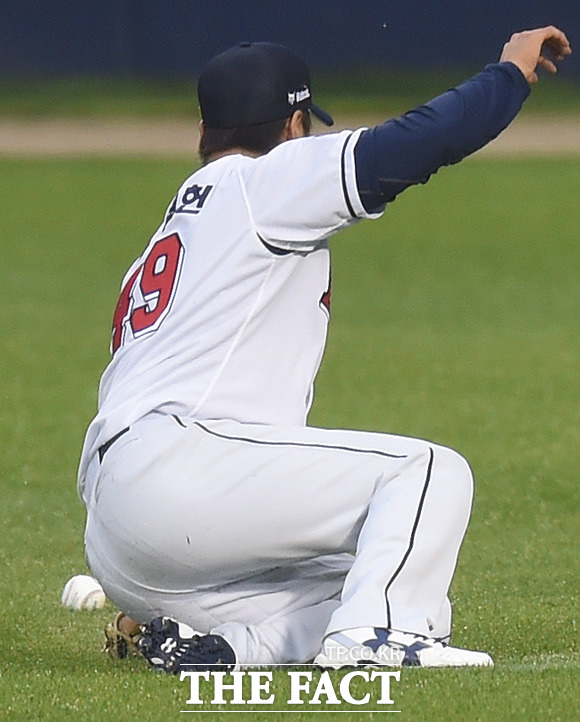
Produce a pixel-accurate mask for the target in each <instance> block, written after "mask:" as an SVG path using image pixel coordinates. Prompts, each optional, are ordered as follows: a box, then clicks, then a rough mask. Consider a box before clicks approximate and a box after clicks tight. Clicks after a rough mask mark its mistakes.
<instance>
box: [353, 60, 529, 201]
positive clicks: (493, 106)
mask: <svg viewBox="0 0 580 722" xmlns="http://www.w3.org/2000/svg"><path fill="white" fill-rule="evenodd" d="M529 92H530V87H529V85H528V82H527V81H526V79H525V77H524V75H523V73H522V72H521V71H520V69H519V68H518V67H517V66H516V65H514V64H513V63H495V64H493V65H488V66H487V67H486V68H484V70H482V71H481V72H480V73H478V74H477V75H475V76H474V77H473V78H471V79H470V80H467V81H466V82H464V83H462V84H461V85H459V86H457V87H456V88H453V89H452V90H448V91H447V92H446V93H443V94H442V95H439V96H438V97H437V98H434V99H433V100H431V101H429V102H428V103H426V104H425V105H422V106H420V107H418V108H415V110H411V111H409V112H408V113H405V114H404V115H402V116H400V117H399V118H393V119H392V120H388V121H386V122H385V123H382V124H381V125H377V126H376V127H374V128H369V129H368V130H364V131H363V132H362V133H361V135H360V137H359V139H358V141H357V144H356V147H355V150H354V157H355V168H356V181H357V186H358V191H359V195H360V198H361V201H362V204H363V206H364V208H365V210H366V211H367V212H368V213H376V212H378V211H381V210H382V209H383V208H384V206H385V204H386V203H388V202H390V201H392V200H394V198H395V197H396V196H397V195H398V194H399V193H401V191H403V190H405V188H408V187H409V186H411V185H414V184H416V183H425V182H426V181H427V180H428V179H429V177H430V176H431V175H432V174H433V173H435V172H436V171H437V170H438V169H439V168H441V167H442V166H446V165H451V164H452V163H457V162H459V161H460V160H462V159H463V158H465V156H467V155H469V154H470V153H473V152H475V151H476V150H478V149H479V148H482V147H483V146H484V145H486V143H489V141H490V140H493V138H495V137H496V136H497V135H499V133H501V131H502V130H503V129H504V128H505V127H506V126H507V125H509V123H510V122H511V121H512V120H513V119H514V118H515V116H516V115H517V113H518V111H519V110H520V108H521V106H522V103H523V102H524V100H525V99H526V98H527V96H528V95H529Z"/></svg>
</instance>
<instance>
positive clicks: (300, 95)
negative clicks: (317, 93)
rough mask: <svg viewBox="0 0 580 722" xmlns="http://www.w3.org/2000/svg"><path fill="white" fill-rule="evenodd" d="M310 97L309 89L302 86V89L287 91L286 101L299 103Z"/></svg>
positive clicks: (291, 103) (292, 103)
mask: <svg viewBox="0 0 580 722" xmlns="http://www.w3.org/2000/svg"><path fill="white" fill-rule="evenodd" d="M309 97H310V90H309V89H308V88H307V87H304V88H303V89H302V90H295V91H294V92H293V93H288V103H289V104H290V105H294V103H301V102H302V101H303V100H306V99H307V98H309Z"/></svg>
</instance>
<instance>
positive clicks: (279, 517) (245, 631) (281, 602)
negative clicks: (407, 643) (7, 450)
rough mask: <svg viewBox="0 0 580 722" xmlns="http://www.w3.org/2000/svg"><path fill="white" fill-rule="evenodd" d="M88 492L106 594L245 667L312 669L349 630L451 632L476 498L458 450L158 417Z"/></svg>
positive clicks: (94, 466)
mask: <svg viewBox="0 0 580 722" xmlns="http://www.w3.org/2000/svg"><path fill="white" fill-rule="evenodd" d="M87 488H88V490H89V492H88V496H87V498H86V504H87V527H86V535H85V542H86V551H87V561H88V564H89V566H90V567H91V569H92V571H93V573H94V574H95V576H96V578H97V579H98V580H99V582H100V583H101V584H102V586H103V588H104V590H105V592H106V594H107V596H108V597H109V598H110V599H111V600H112V601H113V602H114V603H115V604H116V605H117V606H118V607H119V608H120V609H121V610H123V611H124V612H126V613H127V614H129V615H130V616H131V617H133V618H134V619H135V620H137V621H139V622H142V623H143V622H148V621H150V620H151V619H153V618H154V617H157V616H161V615H166V616H171V617H174V618H176V619H178V620H179V621H182V622H186V623H187V624H189V625H190V626H192V627H193V628H194V629H196V630H198V631H200V632H203V633H207V632H209V631H212V632H215V633H220V634H223V636H224V637H225V638H226V639H227V640H228V641H229V642H230V643H231V644H232V646H233V647H234V649H235V650H236V652H237V654H238V660H239V661H240V663H241V664H246V665H252V664H273V663H284V662H296V663H301V662H307V661H310V660H312V659H313V657H314V656H315V655H316V654H317V653H318V651H319V648H320V646H321V643H322V639H323V638H324V636H325V635H327V634H330V633H332V632H336V631H340V630H344V629H349V628H353V627H363V626H374V627H389V628H392V629H398V630H403V631H410V632H415V633H418V634H423V635H426V636H430V637H442V638H445V637H448V636H449V634H450V629H451V606H450V603H449V600H448V596H447V594H448V590H449V586H450V584H451V579H452V576H453V573H454V570H455V566H456V562H457V556H458V553H459V548H460V545H461V542H462V540H463V537H464V534H465V531H466V528H467V523H468V520H469V515H470V510H471V501H472V475H471V471H470V469H469V466H468V464H467V463H466V461H465V460H464V459H463V458H462V457H461V456H459V455H458V454H456V453H455V452H454V451H451V450H450V449H447V448H444V447H441V446H437V445H435V444H431V443H429V442H426V441H421V440H417V439H410V438H404V437H398V436H392V435H387V434H376V433H364V432H358V431H341V430H327V429H318V428H312V427H298V428H295V427H291V428H282V427H271V426H257V425H247V424H239V423H236V422H231V421H196V420H194V419H190V418H184V417H179V418H178V417H174V416H166V415H162V414H159V413H152V414H149V415H148V416H147V417H145V418H144V419H141V420H140V421H138V422H137V423H135V424H134V425H133V426H131V428H130V430H129V431H128V432H127V433H125V434H124V435H123V436H122V437H121V438H119V439H118V440H117V441H116V442H115V443H114V444H112V445H111V446H110V448H109V449H108V450H107V452H106V454H105V455H104V457H103V459H102V461H100V460H99V458H98V455H97V456H95V458H94V459H93V461H92V463H91V466H90V469H89V474H88V479H87Z"/></svg>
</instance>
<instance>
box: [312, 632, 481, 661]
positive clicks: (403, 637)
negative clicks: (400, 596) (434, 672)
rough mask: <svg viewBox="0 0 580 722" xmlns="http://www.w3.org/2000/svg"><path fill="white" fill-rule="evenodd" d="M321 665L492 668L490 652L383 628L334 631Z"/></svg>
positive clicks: (328, 641)
mask: <svg viewBox="0 0 580 722" xmlns="http://www.w3.org/2000/svg"><path fill="white" fill-rule="evenodd" d="M314 664H316V665H318V666H319V667H324V668H329V669H340V668H341V667H381V666H382V667H492V666H493V659H492V658H491V657H490V656H489V654H487V653H486V652H473V651H471V650H470V649H461V648H460V647H450V646H449V645H447V644H444V643H443V642H440V641H438V640H436V639H429V638H427V637H422V636H421V635H418V634H411V633H409V632H396V631H391V630H389V629H383V628H381V627H361V628H359V629H349V630H346V631H344V632H338V633H336V634H331V635H330V636H329V637H327V638H326V639H325V640H324V642H323V645H322V650H321V652H320V654H319V655H318V656H317V657H316V659H315V660H314Z"/></svg>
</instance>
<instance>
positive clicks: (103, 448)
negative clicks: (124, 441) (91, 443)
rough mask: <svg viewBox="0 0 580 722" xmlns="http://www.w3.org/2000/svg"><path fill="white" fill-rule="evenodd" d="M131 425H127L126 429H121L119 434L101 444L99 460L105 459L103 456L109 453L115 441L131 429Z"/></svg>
mask: <svg viewBox="0 0 580 722" xmlns="http://www.w3.org/2000/svg"><path fill="white" fill-rule="evenodd" d="M130 428H131V427H130V426H127V427H126V428H125V429H121V431H119V433H118V434H115V436H112V437H111V438H110V439H109V440H108V441H106V442H105V443H104V444H103V445H102V446H99V461H103V457H104V456H105V454H106V453H107V451H108V450H109V449H110V448H111V446H113V444H114V443H115V441H118V440H119V439H120V438H121V436H123V434H126V433H127V431H129V429H130Z"/></svg>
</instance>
